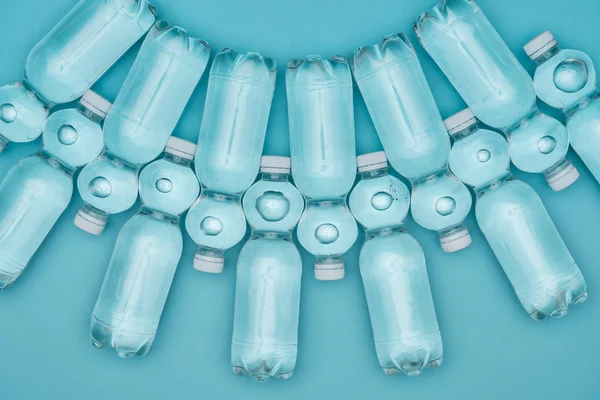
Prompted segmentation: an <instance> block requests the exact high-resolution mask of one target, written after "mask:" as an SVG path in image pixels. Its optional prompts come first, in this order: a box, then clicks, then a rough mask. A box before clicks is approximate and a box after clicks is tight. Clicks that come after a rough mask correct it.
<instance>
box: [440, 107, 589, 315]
mask: <svg viewBox="0 0 600 400" xmlns="http://www.w3.org/2000/svg"><path fill="white" fill-rule="evenodd" d="M446 126H447V127H448V132H449V133H450V135H451V136H452V137H453V139H454V146H453V147H452V152H451V154H450V167H451V168H452V171H453V172H454V173H455V174H456V176H457V177H459V178H460V179H461V180H462V181H463V182H465V183H466V184H468V185H469V186H471V187H473V189H474V190H475V192H476V194H477V204H476V208H475V212H476V216H477V222H478V223H479V226H480V227H481V230H482V231H483V234H484V235H485V237H486V239H487V240H488V242H489V244H490V246H491V247H492V250H493V251H494V254H496V257H497V258H498V261H499V262H500V265H501V266H502V268H503V269H504V272H505V273H506V275H507V276H508V279H509V280H510V282H511V283H512V285H513V288H514V289H515V291H516V293H517V296H518V297H519V300H520V301H521V304H523V307H524V308H525V310H526V311H527V312H528V313H529V315H531V317H532V318H533V319H536V320H541V319H543V318H545V317H546V316H551V317H554V318H558V317H562V316H563V315H565V314H566V313H567V311H568V307H569V305H570V304H578V303H583V302H584V301H585V299H586V298H587V287H586V284H585V280H584V279H583V276H582V274H581V271H580V270H579V268H578V267H577V264H576V263H575V260H573V257H572V256H571V253H570V252H569V250H568V249H567V247H566V245H565V243H564V242H563V240H562V238H561V236H560V234H559V233H558V231H557V230H556V227H555V226H554V223H553V222H552V219H551V218H550V216H549V215H548V212H547V211H546V208H545V207H544V204H543V203H542V200H541V199H540V197H539V196H538V195H537V193H536V192H535V191H534V190H533V189H532V188H531V187H530V186H528V185H527V184H525V183H524V182H521V181H519V180H516V179H515V178H513V177H512V176H511V174H510V171H509V165H510V157H509V149H508V144H507V143H506V140H505V139H504V138H503V137H502V136H501V135H500V134H498V133H496V132H492V131H489V130H485V129H480V128H479V127H478V125H477V119H476V118H475V116H474V115H473V113H472V112H471V111H470V110H468V109H467V110H465V111H462V112H460V113H458V114H456V115H455V116H453V117H451V118H449V119H447V120H446Z"/></svg>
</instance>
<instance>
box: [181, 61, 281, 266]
mask: <svg viewBox="0 0 600 400" xmlns="http://www.w3.org/2000/svg"><path fill="white" fill-rule="evenodd" d="M275 77H276V65H275V61H274V60H273V59H271V58H266V57H263V56H261V55H260V54H258V53H245V54H244V53H242V54H240V53H237V52H236V51H234V50H231V49H224V50H223V51H221V52H220V53H219V54H217V56H216V57H215V60H214V62H213V65H212V67H211V71H210V79H209V82H208V92H207V95H206V104H205V106H204V117H203V118H202V127H201V129H200V138H199V141H198V144H199V145H198V150H197V154H196V162H195V165H196V175H197V176H198V179H199V180H200V182H201V183H202V196H201V197H200V198H199V199H198V201H197V202H196V203H195V204H194V206H193V207H192V209H191V210H190V212H189V213H188V216H187V218H186V222H185V224H186V228H187V231H188V233H189V234H190V236H191V237H192V239H193V240H194V242H196V244H197V245H198V250H197V252H196V255H195V257H194V268H195V269H196V270H198V271H201V272H207V273H216V274H218V273H221V272H222V271H223V265H224V262H225V250H228V249H230V248H231V247H233V246H235V245H236V244H238V243H239V242H240V241H241V240H242V239H243V238H244V235H245V234H246V228H247V227H246V218H245V216H244V212H243V210H242V206H241V204H240V200H241V196H242V195H243V194H244V192H245V191H246V190H248V188H249V187H250V186H251V185H252V184H253V183H254V181H255V180H256V176H257V175H258V172H259V169H260V159H261V155H262V149H263V145H264V141H265V135H266V133H267V123H268V120H269V113H270V110H271V102H272V100H273V93H274V91H275Z"/></svg>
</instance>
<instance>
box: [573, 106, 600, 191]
mask: <svg viewBox="0 0 600 400" xmlns="http://www.w3.org/2000/svg"><path fill="white" fill-rule="evenodd" d="M567 129H568V130H569V135H570V137H571V145H572V146H573V149H575V151H576V152H577V154H578V155H579V157H581V159H582V160H583V162H584V163H585V165H586V166H587V167H588V168H589V170H590V171H591V173H592V174H593V175H594V178H596V180H597V181H598V182H600V157H598V155H599V154H600V97H598V96H596V97H594V98H593V99H591V100H590V101H589V103H588V104H587V105H586V106H585V107H583V108H581V109H578V110H577V111H575V112H574V113H572V114H569V115H568V116H567Z"/></svg>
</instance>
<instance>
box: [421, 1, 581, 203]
mask: <svg viewBox="0 0 600 400" xmlns="http://www.w3.org/2000/svg"><path fill="white" fill-rule="evenodd" d="M415 31H416V33H417V37H418V38H419V40H420V41H421V43H422V44H423V46H424V47H425V50H427V52H428V53H429V54H430V55H431V57H432V58H433V59H434V61H435V62H436V63H437V64H438V65H439V67H440V68H441V69H442V71H443V72H444V73H445V74H446V76H447V77H448V79H450V82H451V83H452V84H453V85H454V87H455V88H456V90H457V91H458V92H459V93H460V95H461V96H462V97H463V99H464V100H465V101H466V102H467V104H468V105H469V107H471V109H472V110H473V112H474V113H475V115H476V116H477V118H479V119H480V120H481V121H482V122H484V123H485V124H487V125H489V126H492V127H494V128H497V129H500V130H502V131H503V132H504V133H505V134H506V136H507V138H508V144H509V150H510V156H511V159H512V161H513V163H514V164H515V166H516V167H517V168H519V169H521V170H523V171H525V172H531V173H543V174H544V176H545V179H546V181H547V182H548V184H549V185H550V187H552V189H554V190H556V191H559V190H563V189H565V188H566V187H568V186H569V185H571V184H572V183H573V182H575V181H576V180H577V178H579V173H578V172H577V170H576V169H575V167H573V165H572V164H571V162H570V161H567V160H565V156H566V154H567V151H568V149H569V136H568V133H567V129H566V128H565V126H564V125H562V124H561V123H560V122H558V121H556V120H555V119H553V118H550V117H549V116H547V115H544V114H542V113H541V112H540V111H539V110H538V108H537V105H536V95H535V89H534V87H533V82H532V80H531V77H530V76H529V74H528V73H527V71H525V69H523V67H522V66H521V64H519V62H518V61H517V59H516V58H515V56H514V54H513V53H512V52H511V51H510V49H509V48H508V46H507V45H506V43H504V41H503V40H502V38H501V37H500V35H498V32H496V30H495V29H494V27H493V26H492V24H491V23H490V22H489V21H488V19H487V17H486V16H485V14H484V13H483V11H481V9H480V8H479V6H478V5H477V4H475V2H474V1H472V0H442V1H441V2H440V3H439V4H438V5H437V6H436V7H434V8H433V9H431V10H430V11H428V12H425V13H423V14H422V15H421V16H420V17H419V19H418V20H417V22H416V23H415Z"/></svg>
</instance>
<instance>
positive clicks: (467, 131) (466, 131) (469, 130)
mask: <svg viewBox="0 0 600 400" xmlns="http://www.w3.org/2000/svg"><path fill="white" fill-rule="evenodd" d="M479 129H480V128H479V125H478V124H473V125H471V126H469V127H467V128H465V129H463V130H462V131H459V132H456V133H455V134H453V135H452V139H453V140H454V141H455V142H458V141H459V140H462V139H464V138H466V137H469V136H471V135H472V134H474V133H475V132H477V131H478V130H479Z"/></svg>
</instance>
